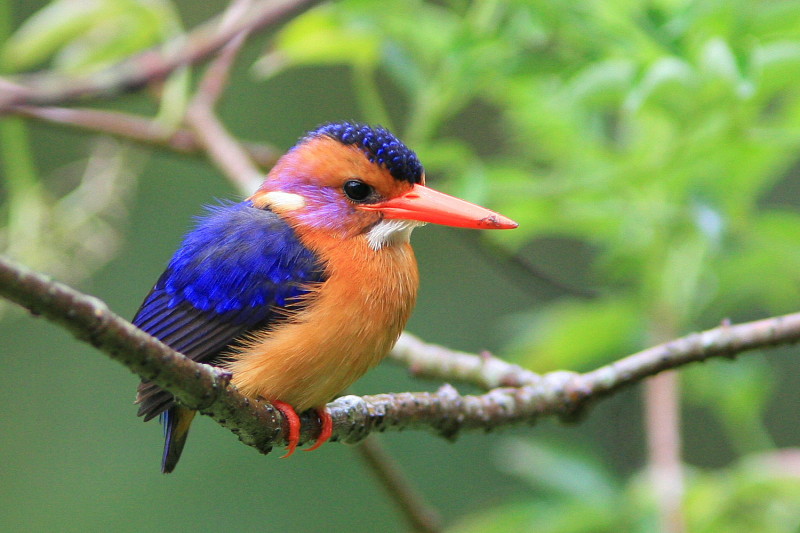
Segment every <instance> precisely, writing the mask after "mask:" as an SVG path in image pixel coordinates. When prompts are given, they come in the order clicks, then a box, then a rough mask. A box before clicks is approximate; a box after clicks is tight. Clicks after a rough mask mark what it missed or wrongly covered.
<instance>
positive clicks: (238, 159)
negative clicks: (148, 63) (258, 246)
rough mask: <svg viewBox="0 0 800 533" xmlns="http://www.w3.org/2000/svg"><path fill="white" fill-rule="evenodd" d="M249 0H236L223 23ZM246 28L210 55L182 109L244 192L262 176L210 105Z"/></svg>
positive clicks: (214, 158)
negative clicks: (192, 93)
mask: <svg viewBox="0 0 800 533" xmlns="http://www.w3.org/2000/svg"><path fill="white" fill-rule="evenodd" d="M249 3H250V2H249V0H239V1H237V2H234V3H232V4H231V7H230V8H229V9H228V11H226V13H225V15H223V25H225V24H226V23H227V24H230V23H231V22H230V21H231V20H233V18H235V14H237V13H239V12H241V11H246V7H247V5H248V4H249ZM248 33H249V30H244V31H242V32H240V33H238V34H236V35H235V36H234V37H233V38H232V39H231V41H230V42H229V43H228V44H226V45H225V46H224V47H223V48H222V50H221V51H220V53H219V55H218V56H217V57H216V58H214V61H212V62H211V64H210V65H209V67H208V69H207V70H206V73H205V75H204V76H203V79H202V80H201V81H200V84H199V88H198V90H197V94H196V95H195V97H194V99H193V100H192V103H191V104H190V105H189V108H188V109H187V111H186V122H187V123H188V124H189V126H190V127H191V128H192V131H194V134H195V135H196V136H197V139H198V140H199V141H200V142H201V143H202V145H203V147H204V148H205V150H206V152H207V153H208V156H209V157H210V158H211V160H212V161H213V162H214V164H215V165H216V166H217V168H219V169H220V170H221V171H222V172H223V173H224V174H225V175H226V176H227V177H228V179H229V180H231V181H232V182H233V183H234V184H236V186H237V187H238V188H239V189H240V190H242V191H245V192H248V193H249V192H252V190H253V189H255V188H256V187H258V185H260V184H261V181H263V179H264V175H263V173H262V172H261V171H260V170H259V169H258V168H257V167H256V166H255V165H254V164H253V162H252V161H251V160H250V158H249V157H248V154H247V152H245V150H244V149H243V148H242V146H241V145H240V144H239V142H238V141H237V140H236V139H235V138H234V137H233V135H231V134H230V133H229V132H228V130H227V129H226V128H225V126H224V125H223V124H222V121H220V120H219V118H218V117H217V115H216V113H215V111H214V106H215V105H216V103H217V101H218V100H219V98H220V96H221V94H222V92H223V90H224V88H225V85H226V83H227V81H228V78H229V75H230V69H231V67H232V66H233V62H234V61H235V59H236V56H237V55H238V53H239V51H240V50H241V47H242V45H243V44H244V42H245V40H246V39H247V35H248Z"/></svg>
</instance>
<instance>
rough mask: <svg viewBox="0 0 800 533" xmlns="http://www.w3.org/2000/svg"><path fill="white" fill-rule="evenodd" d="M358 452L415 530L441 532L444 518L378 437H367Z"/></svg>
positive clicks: (426, 532)
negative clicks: (416, 487)
mask: <svg viewBox="0 0 800 533" xmlns="http://www.w3.org/2000/svg"><path fill="white" fill-rule="evenodd" d="M356 451H357V452H358V453H359V454H360V455H361V458H362V459H363V460H364V462H365V463H366V464H367V466H368V467H369V468H370V470H371V471H372V473H373V474H375V476H376V477H377V478H378V480H379V481H380V483H381V486H383V487H384V488H385V489H386V492H387V493H388V496H389V498H390V499H391V500H392V501H393V502H394V503H395V504H396V505H397V507H398V508H399V509H400V511H401V512H402V513H403V516H405V517H406V520H408V523H409V525H410V526H411V528H412V530H413V531H420V532H422V533H435V532H436V531H442V519H441V517H440V516H439V514H438V513H437V512H436V510H434V509H432V508H430V507H428V505H427V504H426V503H425V501H424V500H423V499H422V498H421V497H420V495H419V494H418V493H417V491H416V489H415V488H414V487H413V486H412V485H411V483H410V482H409V481H408V479H406V477H405V476H404V475H403V471H402V470H401V469H400V468H399V467H398V465H397V464H396V463H395V462H394V460H393V459H392V457H391V456H390V455H389V454H388V453H386V451H385V450H384V449H383V448H382V447H381V446H380V444H379V443H378V441H377V440H376V438H375V436H372V437H369V438H368V439H364V442H362V443H361V444H360V445H359V446H357V447H356Z"/></svg>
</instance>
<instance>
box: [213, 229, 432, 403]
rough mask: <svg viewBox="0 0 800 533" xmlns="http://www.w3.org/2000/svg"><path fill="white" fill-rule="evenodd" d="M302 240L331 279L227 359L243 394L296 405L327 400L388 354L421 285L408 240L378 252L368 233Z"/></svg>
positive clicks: (236, 383) (234, 380)
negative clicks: (301, 305) (293, 311)
mask: <svg viewBox="0 0 800 533" xmlns="http://www.w3.org/2000/svg"><path fill="white" fill-rule="evenodd" d="M303 240H304V241H305V242H304V244H306V245H307V246H309V248H311V249H312V250H314V251H315V252H316V253H318V254H319V257H322V258H325V259H326V260H327V261H328V263H327V274H328V279H327V280H326V281H325V282H324V283H323V284H321V285H320V286H319V287H318V288H317V289H315V290H314V291H313V292H312V293H311V294H310V296H309V297H310V298H311V299H312V301H311V302H310V303H309V304H308V306H306V307H305V309H303V310H302V311H300V312H298V313H297V314H295V315H293V316H292V317H291V319H289V320H287V321H286V322H284V323H282V324H281V325H280V326H279V327H277V328H276V329H274V330H266V331H262V332H259V333H257V334H255V335H253V336H252V337H251V338H250V339H249V340H248V341H247V342H246V343H245V344H244V345H243V346H242V347H241V348H240V349H239V350H238V351H237V352H236V353H235V354H234V356H233V358H232V360H231V361H230V362H229V363H227V364H226V365H225V366H226V368H227V369H228V370H230V371H231V372H232V374H233V378H232V382H233V384H234V385H236V387H238V388H239V390H240V391H241V392H242V393H243V394H245V395H248V396H251V397H262V398H266V399H268V400H281V401H283V402H287V403H289V404H291V405H293V406H294V408H295V409H296V410H298V411H303V410H306V409H309V408H312V407H319V406H322V405H324V404H325V403H326V402H328V401H330V400H331V399H332V398H333V397H334V396H336V395H337V394H339V393H340V392H342V391H343V390H344V389H346V388H347V387H349V386H350V385H351V384H352V383H353V382H354V381H355V380H357V379H358V378H359V377H361V376H362V375H363V374H364V372H366V371H367V370H369V369H370V368H371V367H373V366H375V365H376V364H377V363H378V362H379V361H380V360H381V359H382V358H383V357H384V356H385V355H386V354H387V352H388V351H389V350H390V349H391V348H392V346H393V345H394V343H395V341H396V340H397V338H398V337H399V335H400V333H401V332H402V330H403V327H404V326H405V324H406V321H407V320H408V317H409V315H410V314H411V310H412V308H413V307H414V302H415V300H416V293H417V286H418V274H417V265H416V260H415V258H414V253H413V251H412V250H411V246H410V245H409V244H408V243H402V244H397V245H394V246H386V247H384V248H381V249H380V250H377V251H376V250H373V249H371V248H370V247H369V246H368V244H367V240H366V238H364V237H363V236H360V237H357V238H352V239H344V240H342V239H334V238H330V237H325V236H314V237H308V238H306V239H303Z"/></svg>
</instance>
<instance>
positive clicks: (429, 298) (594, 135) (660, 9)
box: [0, 0, 800, 532]
mask: <svg viewBox="0 0 800 533" xmlns="http://www.w3.org/2000/svg"><path fill="white" fill-rule="evenodd" d="M47 6H49V7H47ZM225 6H226V3H225V2H216V1H209V2H202V3H200V2H193V1H190V0H175V1H172V2H167V1H155V0H151V1H134V0H96V1H95V2H93V3H92V2H71V1H68V0H60V1H56V2H53V3H48V2H40V1H38V0H10V1H8V2H3V4H2V7H0V32H2V33H0V40H2V41H3V43H4V44H3V48H2V49H0V59H1V60H2V69H3V71H4V72H5V73H7V74H8V73H15V72H21V71H27V70H35V69H41V68H47V69H55V70H57V71H62V72H63V73H64V74H75V73H79V74H85V73H91V72H93V71H99V70H102V68H103V67H104V66H105V65H108V64H111V63H114V62H116V61H118V60H119V59H120V58H122V57H125V56H126V55H129V54H131V53H134V52H135V51H137V50H141V49H142V48H145V47H148V46H151V45H155V44H157V43H159V42H162V41H164V40H167V39H169V38H170V37H174V36H175V35H177V34H179V33H180V32H182V31H184V30H186V29H191V28H192V27H194V26H196V25H197V24H199V23H201V22H203V21H205V20H206V19H208V18H210V17H211V16H213V15H214V14H217V13H219V12H221V11H222V10H223V9H224V8H225ZM43 9H44V11H43ZM37 13H38V15H36V14H37ZM31 17H34V18H31ZM201 71H202V69H201V68H197V69H194V70H193V72H192V73H191V74H192V75H193V76H195V77H196V75H197V73H198V72H201ZM798 75H800V4H798V3H797V2H791V1H777V0H773V1H755V0H750V1H724V2H723V1H714V0H694V1H692V0H661V1H651V2H646V1H605V2H580V3H569V2H566V3H565V2H555V1H546V0H528V1H521V0H520V1H508V2H500V1H476V2H463V1H457V0H452V1H442V2H418V1H411V2H408V1H399V0H398V1H395V0H386V1H382V2H368V1H357V0H345V1H342V2H336V3H331V4H323V5H321V6H320V7H317V8H315V9H313V10H312V11H309V12H308V13H306V14H304V15H303V16H301V17H300V18H298V19H296V20H295V21H293V22H292V23H290V24H289V25H287V26H285V27H284V28H283V29H281V30H280V31H278V32H276V31H275V30H270V31H267V32H263V33H260V34H258V35H256V36H253V37H252V38H251V39H250V40H249V42H248V44H247V45H246V47H245V48H244V50H243V52H242V54H241V57H240V58H239V60H238V62H237V67H236V69H235V72H234V75H233V78H232V80H231V83H230V85H229V87H228V89H227V90H226V92H225V95H224V97H223V100H222V102H221V105H220V108H219V112H220V115H221V117H222V118H223V120H224V122H225V123H226V125H227V126H228V128H229V129H230V130H231V132H232V133H234V134H235V135H236V136H237V137H239V138H242V139H247V140H253V141H257V142H265V143H271V144H274V145H275V146H277V147H279V148H280V149H282V150H285V149H287V148H289V147H290V146H291V145H292V144H294V142H295V141H296V140H297V138H298V137H300V136H301V135H302V134H303V133H304V132H305V131H307V130H309V129H311V128H313V127H315V126H316V125H318V124H320V123H323V122H327V121H336V120H344V119H356V120H362V121H368V122H373V123H382V124H385V125H387V126H390V127H391V128H392V129H393V130H394V131H395V132H396V133H398V135H399V136H400V137H401V138H403V139H404V140H405V141H406V142H407V143H408V144H409V145H410V146H412V147H413V148H414V149H416V150H417V152H418V154H419V155H420V157H421V159H422V161H423V162H424V163H425V165H426V168H427V170H428V177H429V183H430V184H431V185H433V186H434V187H436V188H439V189H442V190H446V191H447V192H450V193H452V194H456V195H459V196H462V197H465V198H467V199H470V200H472V201H476V202H479V203H482V204H485V205H488V206H491V207H493V208H495V209H498V210H500V211H502V212H504V213H505V214H508V215H509V216H511V217H512V218H515V219H517V220H518V221H519V222H520V223H521V227H520V229H519V230H515V231H514V232H502V234H492V235H477V234H468V233H466V232H464V231H458V230H453V229H448V228H441V227H426V228H424V229H422V230H418V231H416V232H415V234H414V239H413V243H414V247H415V250H416V252H417V256H418V258H419V263H420V272H421V277H422V286H421V291H420V298H419V302H418V306H417V310H416V311H415V314H414V316H413V318H412V319H411V322H410V324H409V326H408V329H409V330H410V331H411V332H413V333H415V334H417V335H419V336H420V337H422V338H423V339H425V340H426V341H429V342H434V343H439V344H442V345H445V346H448V347H451V348H455V349H462V350H467V351H471V352H478V351H480V350H491V351H492V352H494V353H496V354H498V355H499V356H502V357H506V358H508V359H510V360H512V361H514V362H517V363H519V364H523V365H525V366H527V367H530V368H532V369H534V370H536V371H542V372H544V371H549V370H555V369H559V368H565V369H569V370H576V371H584V370H589V369H592V368H594V367H596V366H598V365H600V364H602V363H604V362H609V361H611V360H613V359H615V358H619V357H621V356H623V355H625V354H627V353H631V352H633V351H636V350H637V349H641V348H644V347H647V346H649V345H651V344H654V343H656V342H659V341H663V340H667V339H669V338H672V337H676V336H679V335H683V334H686V333H689V332H691V331H695V330H698V329H703V328H708V327H713V326H715V325H716V324H718V323H719V322H720V321H721V320H723V319H725V318H731V319H733V320H736V321H740V320H748V319H755V318H761V317H765V316H769V315H771V314H778V313H788V312H792V311H793V310H796V308H797V302H798V300H799V299H800V298H798V293H799V292H800V283H799V282H800V246H799V244H800V214H798V209H797V208H798V183H797V159H798V158H797V148H798V145H800V83H798V82H797V79H798ZM166 88H167V89H166V90H165V91H164V93H163V98H162V100H161V102H160V103H159V101H158V100H157V99H156V98H155V97H154V94H153V93H152V92H150V93H148V92H147V91H144V92H141V93H135V94H129V95H122V96H119V97H116V98H114V99H112V100H108V101H90V102H82V103H81V105H86V106H92V107H96V108H102V109H115V110H119V111H124V112H130V113H138V114H142V115H148V116H158V117H159V120H162V121H164V123H165V124H174V123H175V122H174V121H175V120H176V117H178V118H179V117H180V114H181V111H182V109H183V107H182V106H183V105H184V103H185V99H186V95H187V94H188V91H190V89H191V79H189V77H188V76H187V75H186V74H181V75H176V76H174V77H172V78H171V79H170V80H169V81H168V82H167V84H166ZM170 121H173V122H170ZM0 157H2V160H1V161H0V164H1V166H0V177H2V181H1V182H0V194H2V196H0V199H2V212H1V213H2V219H0V230H2V234H0V235H1V236H2V241H0V244H1V245H2V247H3V249H4V250H5V252H6V253H8V254H9V255H12V256H14V257H16V258H17V259H19V260H21V261H24V262H26V263H27V264H29V265H31V266H33V267H34V268H37V269H39V270H42V271H45V272H48V273H51V274H53V275H54V276H55V277H57V278H59V279H62V280H66V281H68V282H70V283H71V284H73V285H76V286H77V287H79V288H80V289H82V290H84V291H85V292H88V293H91V294H93V295H96V296H98V297H99V298H101V299H103V300H104V301H106V302H107V303H108V304H109V305H110V307H111V308H112V309H113V310H114V311H116V312H117V313H119V314H121V315H122V316H126V317H131V316H132V315H133V313H134V312H135V310H136V309H137V307H138V305H139V304H140V303H141V300H142V298H143V296H144V295H145V294H146V293H147V291H148V290H149V289H150V287H151V286H152V283H153V282H154V281H155V280H156V278H157V277H158V276H159V274H160V273H161V271H162V270H163V268H164V266H165V264H166V262H167V260H168V259H169V257H170V255H171V253H172V252H173V251H174V249H175V247H176V246H177V245H178V243H179V241H180V238H181V235H182V234H183V233H184V232H185V231H186V229H187V228H188V227H189V226H190V225H191V223H192V217H193V216H196V215H198V214H200V213H201V212H202V208H201V206H202V205H204V204H208V203H213V202H214V201H216V200H215V199H227V198H237V197H239V195H240V193H239V192H238V191H237V190H236V189H235V187H234V186H233V185H232V184H231V183H230V181H228V180H226V179H225V177H224V176H223V175H222V174H221V172H220V171H218V170H217V169H216V168H214V166H213V165H212V164H211V163H209V162H208V161H207V160H205V159H204V158H202V157H192V156H186V155H180V154H176V153H173V152H171V151H169V150H167V149H160V148H151V147H144V146H141V145H136V144H133V143H130V142H128V141H125V139H119V138H117V139H114V138H106V137H102V136H98V135H96V134H94V133H92V132H83V131H78V130H76V129H72V128H68V127H58V126H55V125H52V124H47V123H43V122H37V121H33V120H26V121H23V120H19V119H17V118H14V117H6V118H2V117H0ZM497 233H500V232H497ZM796 356H797V350H796V349H794V348H784V349H776V350H770V351H769V352H765V353H763V354H748V355H744V356H741V357H739V358H737V359H736V360H734V361H732V362H731V361H711V362H708V363H706V364H704V365H701V366H696V367H692V368H687V369H684V370H682V371H681V377H680V381H681V385H680V387H679V391H680V405H681V410H682V413H683V422H682V431H681V436H682V438H683V441H684V450H683V459H684V461H685V469H684V471H683V474H684V475H685V495H684V498H683V500H684V511H683V512H684V515H685V521H686V526H687V530H688V531H709V532H711V531H715V532H716V531H747V532H753V531H776V532H779V531H780V532H782V531H787V532H788V531H797V529H798V527H800V454H798V452H797V451H795V450H794V447H795V446H797V443H798V441H799V440H800V430H798V425H800V424H798V422H799V421H800V416H799V415H798V406H799V405H800V392H798V391H800V366H798V364H797V359H796ZM0 368H2V372H3V383H4V386H3V387H2V388H0V404H2V405H3V406H4V408H3V409H2V414H0V450H2V460H0V517H2V518H0V530H3V531H45V530H54V531H215V530H224V529H232V530H241V531H273V530H284V531H319V530H323V529H324V530H331V531H353V532H356V531H403V530H406V528H407V526H406V525H405V523H404V522H403V521H402V519H401V518H400V516H399V514H398V513H397V512H396V510H395V508H394V506H393V504H392V502H390V501H388V500H387V499H386V497H385V495H384V493H383V492H382V489H381V488H380V486H379V485H377V484H376V482H375V481H374V480H373V478H372V477H371V474H370V473H369V471H368V470H366V468H365V466H364V465H363V464H362V463H361V461H360V459H359V458H358V456H357V455H356V454H355V453H354V452H353V450H351V449H348V447H346V446H343V445H340V444H332V445H328V446H324V447H322V448H321V449H320V450H319V451H317V452H315V453H312V454H296V455H295V456H294V457H292V458H291V459H289V460H285V461H279V460H277V455H270V456H267V457H261V456H259V455H258V454H257V453H256V452H255V451H254V450H253V449H250V448H247V447H245V446H242V445H241V444H240V443H239V442H238V441H237V440H236V439H235V438H233V436H232V435H231V434H230V433H229V432H227V431H226V430H224V429H221V428H220V427H218V426H217V425H216V424H214V423H213V422H211V421H209V420H207V419H200V420H197V421H196V423H195V424H194V426H193V429H192V436H191V438H190V440H189V443H188V445H187V448H186V451H185V452H184V456H183V458H182V460H181V464H180V466H179V467H178V469H177V470H176V472H175V473H174V474H172V475H169V476H164V475H161V474H160V473H159V471H158V463H159V458H160V453H161V446H162V436H161V430H160V428H159V426H158V425H157V424H156V423H150V424H147V425H145V424H142V423H141V421H140V420H139V419H137V418H136V417H135V407H134V406H133V405H132V401H133V398H134V391H135V387H136V383H137V379H136V377H135V376H133V375H132V374H130V373H129V372H128V371H127V370H126V369H125V368H123V367H121V366H119V365H118V364H116V363H114V362H112V361H110V360H108V359H107V358H105V357H104V356H103V355H102V354H99V353H97V352H95V351H94V350H93V349H92V348H91V347H90V346H88V345H86V344H84V343H81V342H78V341H77V340H75V339H73V338H72V337H71V336H70V335H68V334H67V333H65V332H64V331H62V330H61V329H60V328H58V327H56V326H54V325H52V324H49V323H47V322H44V321H42V320H37V319H34V318H32V317H30V316H29V315H27V314H25V313H23V312H21V311H19V310H17V309H15V308H12V307H10V306H6V307H3V308H2V315H1V319H0ZM438 386H439V383H435V382H429V381H421V380H417V379H412V378H410V377H409V376H408V372H407V370H406V369H404V368H402V367H400V366H398V365H395V364H392V363H390V362H387V363H385V364H383V365H381V366H380V367H379V368H378V369H377V370H375V371H373V372H371V373H370V374H369V375H367V376H366V377H364V378H363V379H362V380H361V381H359V382H358V383H357V384H356V385H355V386H354V388H353V392H355V393H358V394H371V393H379V392H398V391H406V390H414V391H417V390H434V389H435V388H437V387H438ZM458 388H459V390H460V391H461V392H464V393H469V392H476V391H474V390H473V389H470V388H469V387H467V386H460V385H459V386H458ZM645 401H646V400H645V399H644V398H643V395H642V394H641V391H640V388H639V387H636V388H632V389H629V390H626V391H623V392H621V393H619V394H617V395H616V396H614V397H613V398H609V399H606V400H604V401H603V402H601V403H599V404H598V405H596V406H595V407H594V408H593V409H592V410H591V411H590V413H589V416H587V417H586V418H585V419H584V420H582V421H580V423H578V424H574V425H562V424H560V423H558V422H557V421H552V420H543V421H540V422H539V423H538V424H537V425H536V426H534V427H523V428H516V429H512V430H506V431H502V432H497V433H488V434H475V433H472V434H464V435H463V436H461V438H460V439H459V440H458V441H457V442H456V443H448V442H445V441H443V440H442V439H440V438H437V437H434V436H433V435H430V434H427V433H424V432H407V433H391V434H386V435H382V436H381V437H380V440H381V442H382V444H383V445H384V446H385V447H386V448H387V449H388V450H389V451H390V452H391V454H392V455H393V456H394V457H395V458H396V460H397V461H398V463H399V464H400V465H401V466H402V468H403V470H404V471H405V472H406V474H407V475H408V476H409V478H410V479H412V480H413V482H414V483H415V484H416V485H417V486H418V487H419V488H420V490H421V492H422V493H423V494H424V495H425V497H426V499H427V500H428V501H429V503H430V504H431V505H433V506H435V507H436V508H437V509H439V511H440V512H441V513H442V515H443V518H444V522H445V524H446V526H447V528H449V529H450V530H452V531H525V530H536V531H541V532H549V531H553V532H556V531H558V532H561V531H563V532H567V531H569V532H578V531H592V532H598V531H654V530H655V528H657V527H658V526H657V524H658V523H659V522H658V518H657V514H658V513H657V511H656V506H655V504H654V503H653V496H652V491H651V484H650V482H649V478H648V477H647V475H646V473H645V472H646V468H647V463H648V459H647V452H646V444H645V441H646V439H645V437H646V436H645V429H644V426H643V423H642V409H643V407H642V405H643V402H645ZM650 401H652V400H650Z"/></svg>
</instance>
